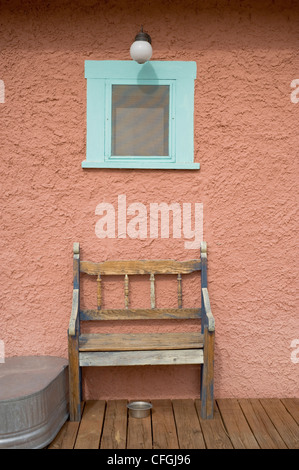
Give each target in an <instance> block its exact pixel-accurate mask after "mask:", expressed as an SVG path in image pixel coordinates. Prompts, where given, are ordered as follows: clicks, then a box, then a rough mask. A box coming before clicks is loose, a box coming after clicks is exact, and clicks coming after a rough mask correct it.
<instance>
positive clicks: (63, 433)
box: [47, 420, 80, 450]
mask: <svg viewBox="0 0 299 470" xmlns="http://www.w3.org/2000/svg"><path fill="white" fill-rule="evenodd" d="M79 425H80V423H79V421H77V422H76V421H69V420H68V421H66V422H65V423H64V425H63V426H62V428H61V429H60V431H59V433H58V434H57V436H56V437H55V439H54V440H53V441H52V442H51V444H50V445H49V446H48V447H47V449H54V450H57V449H73V448H74V446H75V442H76V437H77V433H78V429H79Z"/></svg>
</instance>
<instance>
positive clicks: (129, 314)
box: [73, 242, 207, 321]
mask: <svg viewBox="0 0 299 470" xmlns="http://www.w3.org/2000/svg"><path fill="white" fill-rule="evenodd" d="M73 251H74V255H73V284H74V289H79V286H80V273H85V274H89V275H91V276H97V308H96V309H88V310H86V309H85V310H80V308H79V317H80V320H88V321H90V320H140V319H159V320H160V319H198V318H201V317H202V313H201V308H200V307H199V308H183V305H182V304H183V302H182V298H183V296H182V275H185V274H190V273H193V272H194V271H199V272H201V288H204V287H207V249H206V243H205V242H202V243H201V257H200V259H194V260H189V261H174V260H155V261H151V260H138V261H132V260H130V261H104V262H101V263H94V262H91V261H80V247H79V243H74V248H73ZM158 274H172V275H177V302H178V306H177V308H162V309H161V308H160V309H159V308H156V297H155V275H158ZM106 275H107V276H108V275H109V276H114V275H115V276H120V275H121V276H124V305H125V306H124V308H123V309H103V308H102V279H103V276H106ZM130 275H148V276H149V282H150V305H151V308H149V309H144V308H143V309H131V308H130V306H129V276H130Z"/></svg>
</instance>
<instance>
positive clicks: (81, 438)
mask: <svg viewBox="0 0 299 470" xmlns="http://www.w3.org/2000/svg"><path fill="white" fill-rule="evenodd" d="M105 405H106V404H105V401H104V400H97V401H96V400H90V401H87V402H86V403H85V407H84V411H83V415H82V419H81V422H80V427H79V431H78V435H77V439H76V444H75V447H74V448H75V449H98V448H99V444H100V437H101V431H102V426H103V421H104V414H105Z"/></svg>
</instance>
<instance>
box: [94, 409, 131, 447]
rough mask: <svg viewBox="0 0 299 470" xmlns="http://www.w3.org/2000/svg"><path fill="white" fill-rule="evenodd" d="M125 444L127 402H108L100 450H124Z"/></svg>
mask: <svg viewBox="0 0 299 470" xmlns="http://www.w3.org/2000/svg"><path fill="white" fill-rule="evenodd" d="M126 443H127V400H109V401H108V403H107V408H106V415H105V422H104V427H103V434H102V438H101V443H100V448H101V449H125V448H126Z"/></svg>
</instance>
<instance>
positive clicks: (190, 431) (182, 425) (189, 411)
mask: <svg viewBox="0 0 299 470" xmlns="http://www.w3.org/2000/svg"><path fill="white" fill-rule="evenodd" d="M172 404H173V410H174V416H175V422H176V428H177V435H178V441H179V446H180V449H205V443H204V438H203V434H202V431H201V427H200V424H199V420H198V417H197V413H196V409H195V404H194V402H193V400H190V399H187V400H181V399H176V400H173V401H172Z"/></svg>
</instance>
